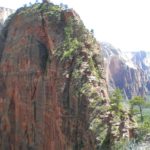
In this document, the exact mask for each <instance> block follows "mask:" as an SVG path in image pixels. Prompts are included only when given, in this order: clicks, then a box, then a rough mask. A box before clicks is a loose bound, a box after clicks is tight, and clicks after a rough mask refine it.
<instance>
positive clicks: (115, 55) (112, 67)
mask: <svg viewBox="0 0 150 150" xmlns="http://www.w3.org/2000/svg"><path fill="white" fill-rule="evenodd" d="M101 47H102V51H103V54H104V57H105V65H106V68H107V71H106V72H107V83H108V85H109V90H110V92H111V91H112V90H113V89H115V88H120V89H122V90H123V92H124V95H125V97H126V98H127V99H130V98H132V97H133V96H135V95H141V96H145V95H146V94H149V92H150V90H149V82H150V80H149V79H150V78H149V61H148V58H149V56H148V55H149V53H146V52H143V53H142V52H133V53H125V52H121V51H120V50H119V49H116V48H114V47H113V46H112V45H111V44H108V43H101ZM147 57H148V58H147ZM146 61H148V63H147V64H146Z"/></svg>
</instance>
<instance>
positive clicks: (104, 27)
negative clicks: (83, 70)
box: [0, 0, 150, 51]
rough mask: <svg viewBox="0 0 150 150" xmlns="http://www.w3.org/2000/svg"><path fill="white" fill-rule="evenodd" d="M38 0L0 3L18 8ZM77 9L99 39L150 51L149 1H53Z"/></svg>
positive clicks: (15, 0) (16, 0)
mask: <svg viewBox="0 0 150 150" xmlns="http://www.w3.org/2000/svg"><path fill="white" fill-rule="evenodd" d="M30 1H31V2H32V3H33V2H35V1H36V0H0V6H5V7H9V8H17V7H19V6H21V5H23V4H24V3H27V4H28V3H29V2H30ZM52 2H55V3H60V2H63V3H66V4H68V6H69V7H72V8H74V9H75V10H76V11H77V12H78V13H79V15H80V16H81V19H82V20H83V21H84V23H85V25H86V26H87V27H88V28H89V29H94V33H95V36H96V38H97V39H98V40H99V41H107V42H110V43H112V44H113V45H114V46H116V47H119V48H121V49H122V50H126V51H129V50H130V51H133V50H148V51H150V0H87V1H85V0H52Z"/></svg>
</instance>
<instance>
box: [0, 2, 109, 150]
mask: <svg viewBox="0 0 150 150" xmlns="http://www.w3.org/2000/svg"><path fill="white" fill-rule="evenodd" d="M35 7H38V8H35ZM67 13H68V12H67V11H61V9H60V8H59V7H58V6H54V5H52V4H37V5H34V6H33V7H32V8H22V9H21V10H18V11H17V13H16V14H14V16H13V19H12V20H11V21H10V22H9V24H8V25H7V30H5V31H3V32H2V34H1V41H0V43H3V44H2V45H1V49H0V51H1V56H2V57H1V63H0V72H1V73H0V89H1V90H0V122H1V124H0V130H1V131H0V133H1V135H0V149H3V150H5V149H9V150H14V149H15V150H19V149H23V150H27V149H36V150H79V149H83V150H91V149H92V150H94V149H95V136H94V135H93V133H92V132H91V131H90V130H89V124H90V122H89V118H90V111H89V108H88V107H89V98H90V96H89V95H87V90H89V89H88V88H92V87H93V89H94V85H95V86H96V88H97V89H96V91H95V92H96V93H97V94H98V95H99V96H101V97H102V96H103V95H102V94H101V92H100V93H99V91H100V90H103V94H104V97H105V101H106V102H107V100H108V97H107V89H106V82H105V80H104V79H102V78H101V77H100V75H99V73H97V75H98V78H99V79H101V80H98V79H96V75H95V74H96V72H94V73H93V72H92V69H93V68H95V66H94V64H95V62H94V61H96V60H94V57H96V56H98V55H99V46H98V45H97V43H96V42H95V44H94V43H93V37H92V35H90V34H89V33H88V31H87V30H85V29H84V28H83V27H84V26H83V25H79V21H78V22H77V23H76V25H75V28H72V27H71V26H70V23H68V22H69V20H70V18H73V19H74V18H75V16H74V15H73V14H74V13H72V16H70V12H69V16H70V17H68V20H67V19H66V18H64V16H67V15H66V14H67ZM82 28H83V29H82ZM67 30H68V31H67ZM70 30H71V31H70ZM79 30H81V31H82V32H83V33H81V34H80V32H81V31H79ZM81 35H82V36H81ZM67 36H68V39H67ZM74 39H75V40H74ZM69 40H70V41H69ZM67 42H70V43H69V45H67V47H65V46H66V45H65V44H68V43H67ZM87 45H88V46H87ZM69 46H70V47H69ZM89 47H90V48H91V49H89ZM66 48H70V49H71V50H72V52H70V51H69V50H70V49H69V50H68V49H66ZM92 57H93V58H92ZM89 58H91V62H90V63H91V64H90V65H92V66H91V68H90V65H89ZM82 62H83V63H82ZM102 63H103V62H99V63H97V66H96V67H99V68H102V67H103V66H102ZM92 67H93V68H92ZM86 86H87V87H86ZM102 86H103V87H102ZM88 94H90V92H89V93H88ZM91 94H92V93H91ZM93 98H94V96H93ZM91 111H92V110H91Z"/></svg>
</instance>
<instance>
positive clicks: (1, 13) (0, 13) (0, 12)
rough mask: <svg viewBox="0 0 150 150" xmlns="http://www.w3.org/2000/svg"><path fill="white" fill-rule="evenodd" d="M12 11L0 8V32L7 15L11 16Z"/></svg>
mask: <svg viewBox="0 0 150 150" xmlns="http://www.w3.org/2000/svg"><path fill="white" fill-rule="evenodd" d="M13 12H14V10H12V9H9V8H4V7H0V30H1V29H2V27H3V25H4V22H5V20H6V19H7V17H8V16H9V15H11V14H12V13H13Z"/></svg>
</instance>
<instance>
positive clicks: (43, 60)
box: [38, 41, 48, 73]
mask: <svg viewBox="0 0 150 150" xmlns="http://www.w3.org/2000/svg"><path fill="white" fill-rule="evenodd" d="M38 47H39V58H40V67H41V71H42V72H43V73H44V72H45V70H46V65H47V61H48V49H47V47H46V46H45V45H44V44H43V43H42V42H40V41H38Z"/></svg>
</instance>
